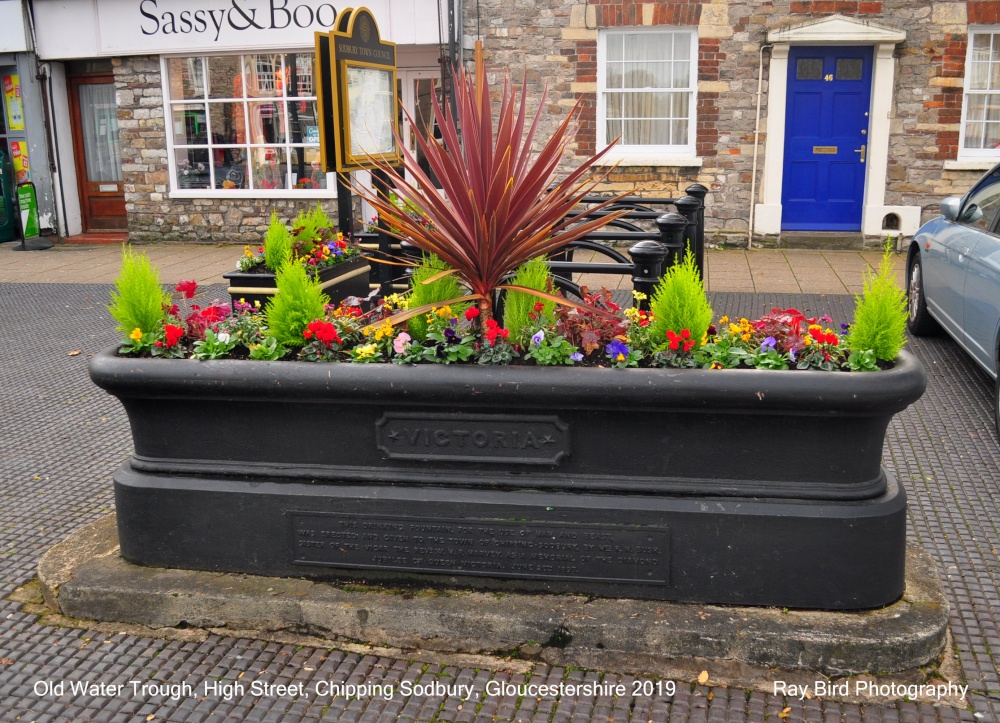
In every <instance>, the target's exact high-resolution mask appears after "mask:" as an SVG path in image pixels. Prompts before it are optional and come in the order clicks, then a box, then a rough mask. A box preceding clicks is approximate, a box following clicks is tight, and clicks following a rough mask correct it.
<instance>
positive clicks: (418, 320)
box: [407, 254, 465, 341]
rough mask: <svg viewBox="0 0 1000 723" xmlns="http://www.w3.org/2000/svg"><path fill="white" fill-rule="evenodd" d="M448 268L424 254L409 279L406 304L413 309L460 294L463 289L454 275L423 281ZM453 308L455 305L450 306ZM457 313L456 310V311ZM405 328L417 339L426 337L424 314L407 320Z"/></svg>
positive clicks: (438, 260)
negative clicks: (426, 282)
mask: <svg viewBox="0 0 1000 723" xmlns="http://www.w3.org/2000/svg"><path fill="white" fill-rule="evenodd" d="M447 268H448V265H447V264H446V263H445V262H444V261H442V260H441V259H439V258H438V257H437V256H435V255H433V254H424V257H423V260H422V261H421V263H420V266H418V267H416V268H415V269H414V270H413V276H412V277H411V279H410V289H411V290H410V297H409V299H410V303H409V304H408V306H409V307H410V308H411V309H415V308H417V307H418V306H423V305H424V304H435V303H437V302H439V301H446V300H448V299H454V298H455V297H456V296H462V295H463V294H464V293H465V289H464V288H463V287H462V285H461V284H460V283H458V279H456V278H455V276H454V275H451V276H443V277H441V278H440V279H437V280H435V281H432V282H431V283H429V284H425V283H423V282H424V281H426V280H427V279H429V278H431V277H432V276H434V274H437V273H440V272H442V271H444V270H445V269H447ZM452 308H455V307H452ZM456 313H457V312H456ZM407 330H408V331H409V333H410V336H412V337H413V338H414V339H416V340H417V341H423V340H424V339H426V338H427V319H426V318H425V315H424V314H418V315H417V316H415V317H413V318H412V319H410V320H409V321H408V322H407Z"/></svg>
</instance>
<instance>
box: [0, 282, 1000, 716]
mask: <svg viewBox="0 0 1000 723" xmlns="http://www.w3.org/2000/svg"><path fill="white" fill-rule="evenodd" d="M107 293H108V287H107V286H105V285H98V284H80V285H73V284H65V285H41V284H0V369H2V375H0V399H2V407H0V409H2V412H0V598H6V597H7V596H8V595H9V594H10V593H11V592H13V590H14V589H15V588H16V587H18V586H19V585H22V584H23V583H25V582H26V581H28V580H29V579H31V578H32V577H33V576H34V575H35V569H36V566H37V563H38V559H39V557H40V555H41V554H42V553H43V552H44V551H45V550H46V549H47V548H48V547H50V546H51V545H52V544H54V543H56V542H58V541H60V540H62V539H63V538H65V537H66V535H67V534H69V533H70V532H72V531H73V530H75V529H77V528H79V527H81V526H82V525H84V524H86V523H88V522H91V521H93V520H95V519H97V518H99V517H101V516H103V515H105V514H106V513H107V512H108V511H109V510H111V509H112V489H111V473H112V471H113V470H114V469H115V468H116V467H117V465H118V464H119V463H120V462H121V461H122V460H123V459H124V458H125V457H126V456H127V455H128V454H129V451H130V450H129V444H130V443H129V431H128V424H127V421H126V419H125V415H124V413H123V412H122V410H121V409H120V407H119V405H118V403H117V401H115V400H114V399H113V398H111V397H109V396H107V395H105V394H104V393H103V392H101V391H100V390H99V389H97V388H96V387H94V386H93V385H91V383H90V381H89V379H88V377H87V373H86V369H87V361H88V358H89V356H90V355H91V354H93V353H94V352H96V351H98V350H100V349H102V348H105V347H107V346H109V345H111V344H112V343H113V342H114V333H113V332H112V324H111V322H110V319H109V317H108V314H107V312H106V310H105V308H104V304H105V303H106V299H107ZM714 297H715V299H714V300H715V307H716V308H717V309H720V310H721V309H724V310H726V311H727V313H729V314H730V315H739V314H747V315H749V314H751V313H754V312H759V311H760V310H762V309H766V308H767V307H769V306H770V305H772V304H774V305H780V306H787V305H792V304H795V305H798V306H799V307H800V308H805V309H807V310H809V311H811V312H813V313H816V314H819V313H823V312H829V313H831V315H833V316H834V317H835V318H837V319H838V320H840V319H843V318H845V316H846V307H847V306H848V305H849V304H850V303H851V300H850V297H847V296H826V297H821V296H816V295H814V296H801V295H788V294H774V295H771V296H767V297H765V296H764V295H761V294H745V293H721V294H720V293H717V294H714ZM910 348H911V349H913V351H915V352H916V354H917V355H918V356H919V357H920V358H921V359H922V360H923V362H924V363H925V364H926V365H927V369H928V371H929V377H930V386H929V389H928V392H927V394H926V395H925V396H924V397H923V399H922V400H921V401H920V402H918V403H917V404H916V405H915V406H914V407H912V408H911V409H909V410H907V411H906V412H905V413H903V414H902V415H900V416H899V417H898V418H897V419H896V420H895V421H894V422H893V423H892V425H891V427H890V431H889V435H888V440H887V445H886V451H885V464H886V467H887V468H888V469H889V471H890V472H891V473H894V474H895V475H896V476H897V477H898V478H899V479H900V480H901V482H902V483H903V485H904V486H905V487H906V488H907V491H908V492H909V495H910V518H909V521H910V525H909V534H910V536H911V538H912V539H913V540H915V541H917V542H919V543H920V544H921V545H923V546H924V547H925V548H926V549H927V550H929V551H930V552H931V554H932V555H933V557H934V559H935V560H936V562H937V565H938V568H939V572H940V574H941V576H942V579H943V581H944V584H945V588H946V592H947V595H948V598H949V600H950V603H951V630H952V634H953V636H954V655H956V656H957V659H958V661H959V662H960V664H961V668H962V671H963V673H964V678H965V680H966V682H968V684H969V685H970V686H971V689H970V696H969V699H968V703H969V708H968V709H961V710H960V709H956V708H951V707H945V706H934V705H931V704H925V703H919V704H918V703H914V702H908V701H906V700H904V699H902V698H898V699H895V700H893V702H892V703H891V704H888V705H884V704H883V705H876V704H872V703H869V704H864V705H854V704H845V703H837V702H830V701H823V700H818V699H816V698H813V699H811V700H803V701H799V700H797V699H791V698H787V699H786V698H784V697H782V696H776V695H770V694H764V693H759V692H750V691H745V690H743V689H739V688H724V687H721V686H714V687H713V686H712V684H711V682H709V685H708V686H705V685H697V684H691V683H680V684H678V685H677V688H676V692H675V693H674V695H660V694H658V693H659V691H660V690H663V691H664V692H666V686H667V685H668V684H669V683H670V682H669V681H663V682H661V685H660V686H657V685H656V681H654V680H649V681H646V680H640V681H639V682H638V685H639V694H638V695H635V696H632V695H624V696H621V697H617V698H615V697H612V696H603V695H596V696H583V695H578V696H574V697H564V698H558V699H557V698H552V697H543V698H537V697H532V696H525V697H521V696H519V695H518V694H517V693H516V692H515V693H513V694H503V695H489V696H483V695H482V694H483V693H484V692H485V691H486V690H487V684H488V683H490V681H493V683H492V685H493V686H496V685H497V684H498V683H503V682H513V683H518V682H523V681H524V680H525V679H526V678H527V676H526V675H525V674H513V673H509V672H502V671H499V670H498V671H493V670H489V669H472V668H457V667H448V666H446V665H434V664H430V665H428V664H425V663H417V662H413V661H408V660H405V659H394V658H389V657H380V656H377V655H359V654H356V653H351V652H345V651H342V650H338V649H335V648H334V649H326V648H315V647H308V646H306V647H303V646H293V645H281V644H277V643H266V642H259V641H254V640H246V639H240V638H235V637H220V636H214V635H213V636H210V637H209V638H208V639H207V640H204V641H203V642H181V641H176V640H171V641H168V640H159V639H153V638H145V637H138V636H135V635H130V634H124V633H121V634H113V633H101V632H97V631H94V630H76V629H61V628H53V627H47V626H43V625H39V624H38V623H37V622H36V619H35V617H34V616H33V615H29V614H27V613H24V612H19V605H18V604H16V603H14V602H11V601H7V600H3V601H0V720H4V721H8V720H9V721H13V720H24V721H29V720H32V721H39V722H41V721H91V720H92V721H152V720H155V721H220V720H246V721H295V720H320V719H322V720H330V721H395V720H405V721H494V720H496V721H508V720H522V721H545V722H546V723H559V722H563V721H608V720H614V721H661V720H672V721H720V722H722V721H744V720H749V721H765V720H769V721H772V722H775V723H776V722H777V721H780V720H786V721H800V720H808V721H819V720H822V721H841V720H843V721H938V720H941V721H950V720H969V721H971V720H1000V680H998V668H997V664H998V662H1000V657H998V656H1000V636H998V632H997V629H998V628H997V625H998V621H1000V601H998V597H1000V596H998V591H1000V558H998V552H997V545H998V542H997V540H998V529H997V528H998V526H1000V515H998V507H1000V489H998V472H997V468H998V462H1000V449H998V445H997V441H996V439H995V436H994V433H993V431H992V421H991V419H992V411H991V395H992V383H991V382H990V381H989V380H988V378H987V377H986V375H985V374H983V373H982V372H980V371H979V370H978V369H977V368H976V367H974V366H973V365H972V363H971V362H969V361H968V360H967V359H966V357H965V356H964V355H963V354H962V353H961V352H960V350H958V348H957V347H956V346H955V345H954V344H953V343H952V342H950V341H949V340H947V339H945V338H935V339H920V340H915V341H913V343H912V344H911V346H910ZM77 352H79V353H77ZM625 373H627V372H625ZM719 452H720V454H724V453H725V450H719ZM790 454H795V450H794V449H788V448H787V447H785V446H783V445H782V441H781V440H780V439H776V440H774V445H773V447H772V448H770V449H762V450H760V455H759V457H758V458H756V459H750V460H746V463H747V464H755V465H756V464H780V463H781V458H782V457H783V456H785V455H790ZM788 584H789V585H794V584H795V581H794V580H789V581H788ZM563 680H565V681H593V682H597V681H600V682H602V683H604V684H606V685H610V684H612V683H615V682H622V683H624V684H625V685H626V686H627V690H628V691H629V692H631V690H632V685H633V679H632V678H619V677H617V676H614V675H610V674H603V673H601V672H599V671H587V670H579V669H564V668H555V667H549V666H545V665H537V666H535V667H534V668H533V669H532V670H531V672H530V681H531V682H535V683H539V682H541V683H554V682H558V681H563ZM81 681H89V682H91V683H104V684H109V685H124V686H125V687H124V688H123V689H122V690H121V691H120V692H116V691H115V690H113V689H112V690H103V691H101V690H90V691H73V690H71V687H70V686H71V684H72V683H73V682H77V683H79V682H81ZM133 681H134V684H133V683H132V682H133ZM403 681H409V682H411V683H412V684H418V685H426V684H433V683H435V682H436V683H440V684H443V685H452V686H455V685H469V684H471V685H473V686H474V687H475V690H476V691H477V692H478V693H479V694H480V697H478V699H476V698H474V699H470V700H463V699H462V698H461V697H460V696H458V695H448V694H437V693H435V692H434V691H433V690H432V691H430V694H420V695H418V694H413V695H409V696H406V695H403V694H402V693H400V692H399V691H398V690H397V692H396V694H395V695H394V696H393V697H392V698H391V699H390V700H386V699H385V698H386V697H387V696H381V695H374V696H368V697H364V698H361V699H356V700H346V699H345V698H343V697H333V696H330V695H325V694H324V692H325V690H326V689H325V688H322V687H321V688H320V689H319V690H318V691H317V688H316V685H317V683H319V684H320V685H321V686H325V685H328V684H329V683H331V682H332V683H355V684H368V685H371V686H374V685H379V684H381V685H384V686H388V685H393V686H397V687H398V686H400V685H401V684H402V683H403ZM254 683H256V684H257V686H258V688H257V691H258V692H259V686H260V685H262V684H264V683H268V684H284V685H296V684H299V683H302V684H304V690H305V692H306V693H308V695H307V696H306V695H281V694H270V695H256V694H255V692H254V688H252V687H251V686H252V685H253V684H254ZM60 684H62V685H63V686H64V687H63V688H59V687H58V686H59V685H60ZM133 685H134V686H136V687H137V688H138V689H137V690H136V689H133ZM143 685H145V686H146V687H145V688H143V687H141V686H143ZM213 685H217V686H219V687H218V688H212V687H211V686H213ZM169 686H174V687H173V688H170V687H169ZM226 686H229V687H226ZM241 689H242V690H241ZM226 691H229V692H231V693H232V695H231V696H229V697H227V696H226ZM423 692H426V691H423Z"/></svg>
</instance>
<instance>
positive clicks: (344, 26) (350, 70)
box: [315, 8, 399, 231]
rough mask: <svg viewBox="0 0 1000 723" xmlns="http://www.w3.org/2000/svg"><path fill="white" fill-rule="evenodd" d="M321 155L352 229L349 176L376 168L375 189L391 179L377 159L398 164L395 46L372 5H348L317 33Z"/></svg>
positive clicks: (345, 226)
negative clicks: (327, 28)
mask: <svg viewBox="0 0 1000 723" xmlns="http://www.w3.org/2000/svg"><path fill="white" fill-rule="evenodd" d="M315 38H316V76H317V77H318V78H319V79H320V80H319V83H318V85H317V102H318V104H319V108H320V111H319V116H320V126H319V127H320V156H321V160H322V163H323V170H324V171H325V172H329V171H336V172H337V206H338V218H339V221H340V228H341V229H342V230H349V231H353V228H354V219H353V210H352V208H353V203H352V199H351V189H350V186H349V185H348V182H347V180H346V177H345V175H344V174H346V173H349V172H350V171H360V170H371V171H372V175H373V177H375V183H376V187H379V188H384V187H385V185H386V179H385V178H384V176H382V174H381V173H380V172H379V171H378V170H377V168H376V164H377V163H390V164H393V165H395V164H397V163H398V162H399V148H398V147H397V144H396V130H397V128H396V126H397V122H398V121H397V119H398V117H399V116H398V113H399V111H398V99H397V97H396V45H395V43H387V42H384V41H383V40H382V39H381V37H380V34H379V29H378V24H377V23H376V22H375V17H374V16H373V15H372V13H371V11H370V10H368V9H367V8H348V9H346V10H343V11H342V12H341V13H340V14H339V15H338V16H337V22H336V23H335V25H334V29H333V30H332V31H331V32H330V33H327V34H324V33H316V36H315Z"/></svg>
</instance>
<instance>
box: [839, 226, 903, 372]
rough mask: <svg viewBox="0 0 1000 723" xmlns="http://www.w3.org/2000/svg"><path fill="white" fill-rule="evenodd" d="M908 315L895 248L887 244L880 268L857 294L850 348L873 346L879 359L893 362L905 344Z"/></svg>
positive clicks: (849, 341) (861, 348) (858, 348)
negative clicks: (894, 260)
mask: <svg viewBox="0 0 1000 723" xmlns="http://www.w3.org/2000/svg"><path fill="white" fill-rule="evenodd" d="M906 317H907V306H906V290H905V289H903V287H902V286H900V285H899V284H898V283H896V277H895V272H894V270H893V268H892V249H891V248H890V247H889V245H888V244H887V245H886V248H885V253H883V254H882V260H881V262H879V266H878V270H877V271H875V272H874V273H872V272H869V273H866V274H865V280H864V286H863V287H862V289H861V294H855V295H854V323H853V324H851V327H850V329H849V331H848V333H847V346H848V348H849V349H851V350H852V351H858V352H864V351H867V350H869V349H871V350H872V351H873V352H875V358H876V359H879V360H881V361H892V360H893V359H895V358H896V356H897V355H898V354H899V350H900V349H902V348H903V345H904V344H905V343H906Z"/></svg>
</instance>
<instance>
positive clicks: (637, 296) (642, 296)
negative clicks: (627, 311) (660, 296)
mask: <svg viewBox="0 0 1000 723" xmlns="http://www.w3.org/2000/svg"><path fill="white" fill-rule="evenodd" d="M632 298H634V299H635V300H636V301H645V300H646V299H648V298H649V296H648V295H647V294H644V293H642V292H641V291H636V290H635V289H633V290H632Z"/></svg>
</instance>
